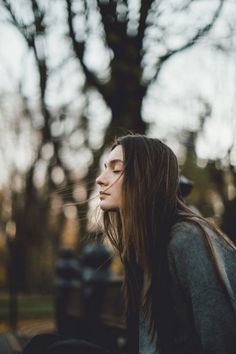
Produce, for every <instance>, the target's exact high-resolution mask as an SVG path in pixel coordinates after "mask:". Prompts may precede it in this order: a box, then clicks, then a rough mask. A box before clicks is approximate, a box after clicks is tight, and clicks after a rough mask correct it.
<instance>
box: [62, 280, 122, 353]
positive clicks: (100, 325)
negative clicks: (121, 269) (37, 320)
mask: <svg viewBox="0 0 236 354" xmlns="http://www.w3.org/2000/svg"><path fill="white" fill-rule="evenodd" d="M121 288H122V279H121V278H111V279H106V280H103V281H101V280H99V281H98V282H94V281H91V282H90V281H87V282H83V283H81V285H80V286H78V287H74V288H70V289H69V290H68V292H65V293H64V294H63V296H61V297H59V298H57V306H56V307H57V311H56V313H57V315H56V318H57V327H58V331H59V332H60V333H62V334H64V335H67V336H70V337H75V338H84V339H86V340H88V341H92V342H96V343H98V344H100V345H102V346H106V347H108V348H110V349H112V350H113V351H114V354H115V353H121V352H122V353H123V352H124V347H125V342H126V326H125V316H124V303H123V296H122V291H121Z"/></svg>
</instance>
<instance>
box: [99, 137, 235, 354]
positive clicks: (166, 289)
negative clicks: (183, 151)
mask: <svg viewBox="0 0 236 354" xmlns="http://www.w3.org/2000/svg"><path fill="white" fill-rule="evenodd" d="M97 183H98V185H99V186H100V191H99V194H100V207H101V209H102V210H103V212H104V213H103V223H104V231H105V233H106V235H107V236H108V237H109V239H110V241H111V242H112V244H113V245H114V246H115V247H116V248H117V249H118V251H119V253H120V256H121V259H122V262H123V265H124V272H125V280H124V293H125V299H126V309H127V320H128V341H129V352H130V353H132V354H136V353H139V354H154V353H157V352H158V353H159V354H177V353H179V354H200V353H201V354H206V353H208V354H210V353H215V354H216V353H217V354H226V353H227V354H233V353H234V354H235V353H236V276H235V270H236V252H235V250H236V247H235V245H234V244H233V243H232V242H231V241H230V240H229V239H228V238H227V237H226V236H225V235H223V234H222V233H221V231H220V230H218V229H217V228H216V227H215V226H213V225H211V224H210V223H209V222H207V221H206V220H205V219H203V218H202V217H200V216H198V215H195V214H194V213H193V212H192V211H191V210H190V209H188V208H187V207H186V206H185V204H184V203H183V201H182V199H181V196H180V193H179V172H178V164H177V159H176V156H175V155H174V153H173V152H172V151H171V149H170V148H169V147H167V146H166V145H165V144H163V143H162V142H161V141H159V140H158V139H151V138H147V137H145V136H139V135H128V136H124V137H121V138H119V139H117V141H116V143H115V145H114V146H113V148H112V151H111V152H110V155H109V157H108V160H107V162H106V163H105V170H104V171H103V173H102V174H101V175H100V176H99V177H98V178H97Z"/></svg>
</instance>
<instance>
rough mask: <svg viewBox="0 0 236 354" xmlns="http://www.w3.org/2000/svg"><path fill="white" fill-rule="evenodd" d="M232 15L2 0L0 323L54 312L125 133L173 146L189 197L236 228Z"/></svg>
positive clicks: (191, 2) (142, 4)
mask: <svg viewBox="0 0 236 354" xmlns="http://www.w3.org/2000/svg"><path fill="white" fill-rule="evenodd" d="M235 18H236V3H235V1H234V0H204V1H203V0H53V1H52V0H51V1H50V0H49V1H47V0H0V33H1V36H0V77H1V80H0V330H6V328H13V329H14V328H17V326H18V327H19V326H22V324H24V323H25V322H24V321H29V320H33V321H34V322H35V321H36V320H40V319H44V320H46V321H49V322H50V321H53V318H54V310H53V294H54V286H55V269H56V262H57V259H58V253H59V250H60V249H61V248H65V247H67V248H71V249H72V250H73V251H74V252H75V253H76V254H77V255H79V254H80V252H81V251H82V249H83V247H84V245H85V244H86V243H87V240H88V235H89V234H91V233H92V234H93V235H94V230H95V229H96V221H97V218H98V215H97V211H96V206H97V205H98V202H99V200H98V198H96V186H95V184H94V181H95V178H96V176H97V175H98V173H99V170H100V168H101V166H102V163H103V161H104V158H105V156H106V153H107V151H108V149H109V146H110V144H111V143H112V141H113V139H114V137H116V136H119V135H123V134H126V133H129V132H130V131H132V132H137V133H145V134H147V135H148V136H153V137H157V138H160V139H163V140H164V141H165V142H166V143H167V144H169V146H170V147H171V148H172V149H173V150H174V151H175V153H176V154H177V156H178V159H179V164H180V170H181V173H182V174H183V175H184V176H186V177H187V178H188V179H189V180H190V181H192V182H193V183H194V187H193V190H192V192H191V194H190V196H189V197H188V199H187V203H190V204H192V205H194V206H195V207H196V208H198V210H200V212H201V213H202V214H203V215H204V216H206V217H209V218H211V219H213V220H214V221H215V222H216V223H217V224H218V225H220V226H221V227H222V228H223V229H224V231H225V232H226V233H227V234H228V235H229V236H230V237H231V238H232V239H234V240H236V193H235V192H236V189H235V188H236V167H235V166H236V23H235ZM89 199H91V201H90V202H89V201H88V200H89ZM117 268H119V267H118V266H117V265H114V269H115V270H116V271H117V272H119V269H117ZM50 323H51V322H50Z"/></svg>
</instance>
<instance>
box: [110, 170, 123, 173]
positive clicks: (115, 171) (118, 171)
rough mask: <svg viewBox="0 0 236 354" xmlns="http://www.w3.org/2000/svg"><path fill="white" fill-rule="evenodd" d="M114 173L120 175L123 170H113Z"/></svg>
mask: <svg viewBox="0 0 236 354" xmlns="http://www.w3.org/2000/svg"><path fill="white" fill-rule="evenodd" d="M112 172H113V173H120V172H121V170H113V171H112Z"/></svg>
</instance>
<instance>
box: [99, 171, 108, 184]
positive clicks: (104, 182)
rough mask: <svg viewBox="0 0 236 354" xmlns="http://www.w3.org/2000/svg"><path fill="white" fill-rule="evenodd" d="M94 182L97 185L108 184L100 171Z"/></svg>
mask: <svg viewBox="0 0 236 354" xmlns="http://www.w3.org/2000/svg"><path fill="white" fill-rule="evenodd" d="M96 183H97V184H98V185H99V186H106V185H107V184H108V182H107V180H106V178H105V176H104V174H103V173H101V174H100V175H99V176H98V177H97V178H96Z"/></svg>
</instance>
